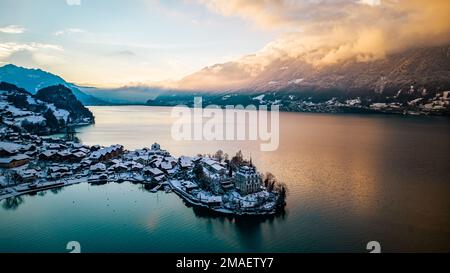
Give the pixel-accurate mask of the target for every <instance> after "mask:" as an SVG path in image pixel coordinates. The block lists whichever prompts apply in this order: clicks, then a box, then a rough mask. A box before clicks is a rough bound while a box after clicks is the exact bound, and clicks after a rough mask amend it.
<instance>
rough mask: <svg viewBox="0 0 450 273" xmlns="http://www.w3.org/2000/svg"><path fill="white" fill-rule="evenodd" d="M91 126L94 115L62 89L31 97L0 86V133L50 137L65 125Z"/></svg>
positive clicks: (16, 89) (52, 89) (12, 87)
mask: <svg viewBox="0 0 450 273" xmlns="http://www.w3.org/2000/svg"><path fill="white" fill-rule="evenodd" d="M92 123H94V115H93V114H92V112H91V111H89V109H87V108H86V107H84V106H83V105H82V104H81V102H80V101H79V100H77V98H76V97H75V96H74V95H73V93H72V91H71V90H70V89H69V88H67V87H65V86H64V85H55V86H49V87H46V88H43V89H40V90H38V91H37V92H36V94H31V93H29V92H28V91H26V90H25V89H23V88H20V87H17V86H15V85H13V84H10V83H5V82H0V130H5V129H12V130H13V131H16V132H20V131H22V132H29V133H44V134H45V133H54V132H60V131H61V130H63V129H64V128H66V126H67V125H85V124H92Z"/></svg>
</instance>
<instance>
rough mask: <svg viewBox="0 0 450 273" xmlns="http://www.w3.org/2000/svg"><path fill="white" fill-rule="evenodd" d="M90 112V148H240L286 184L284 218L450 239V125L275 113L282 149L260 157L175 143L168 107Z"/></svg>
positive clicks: (240, 144) (247, 145)
mask: <svg viewBox="0 0 450 273" xmlns="http://www.w3.org/2000/svg"><path fill="white" fill-rule="evenodd" d="M91 109H92V110H93V112H94V115H95V116H96V124H95V126H90V127H84V128H81V129H80V130H79V131H80V133H79V137H80V138H81V139H82V141H83V142H85V143H87V144H90V145H93V144H102V145H110V144H115V143H120V144H123V145H124V146H125V147H126V148H128V149H136V148H142V147H149V146H150V145H151V144H152V143H153V142H158V143H160V144H161V146H162V147H163V148H165V149H168V150H169V151H170V152H171V153H172V154H173V155H175V156H180V155H196V154H198V153H202V154H212V153H214V152H215V151H216V150H218V149H222V150H224V151H225V152H226V153H228V154H230V155H232V154H234V153H235V152H237V151H238V150H242V152H243V153H244V155H246V156H247V157H250V156H252V159H253V162H254V163H255V164H256V165H257V166H258V167H259V169H260V170H261V171H262V172H267V171H270V172H272V173H273V174H275V175H276V176H277V177H278V178H279V180H281V181H283V182H286V183H287V185H288V187H289V191H290V193H289V196H288V207H287V209H288V213H289V215H292V214H294V215H295V216H296V217H301V215H302V214H303V213H308V212H310V211H312V210H314V211H318V212H324V213H329V214H334V215H335V216H334V217H336V219H337V220H339V219H340V217H348V215H353V217H355V218H356V219H361V221H369V222H372V223H374V224H378V225H380V226H381V227H380V230H382V229H383V226H385V227H386V228H388V227H389V226H390V225H391V226H396V225H402V227H399V228H398V230H399V233H400V234H401V233H402V232H406V233H407V232H408V230H411V228H410V227H413V228H412V230H417V229H422V230H424V231H423V232H425V233H426V234H428V232H432V231H433V230H435V231H436V230H440V231H441V232H444V233H450V232H449V226H450V223H449V219H450V217H449V216H450V215H449V207H450V206H448V205H449V198H448V193H449V192H450V191H449V185H448V183H447V182H448V181H443V180H445V179H444V178H445V177H448V174H449V173H448V170H449V168H448V167H449V153H448V151H450V149H449V144H448V133H449V126H448V123H438V124H437V125H434V127H432V129H433V130H434V131H435V133H434V134H431V135H428V134H426V132H424V127H425V128H426V127H427V126H428V125H427V122H423V123H421V122H420V120H419V121H414V120H404V119H401V118H392V117H379V116H357V115H322V114H298V113H280V122H281V123H280V146H279V148H278V150H276V151H274V152H261V151H260V146H259V144H260V143H259V142H257V141H203V142H202V141H174V140H173V139H172V137H171V125H172V123H173V121H174V118H172V117H171V116H170V110H171V108H165V107H145V106H132V107H123V106H121V107H92V108H91ZM424 134H425V135H424ZM424 137H426V138H427V143H426V145H433V146H431V147H436V146H435V145H436V144H437V143H439V149H434V150H433V149H432V148H431V147H428V148H427V146H426V145H424V143H423V142H422V139H423V138H424ZM341 215H342V216H341ZM344 215H346V216H344ZM289 217H292V216H289ZM289 217H288V218H289ZM358 217H359V218H358ZM149 220H150V221H151V219H149ZM212 228H213V227H212Z"/></svg>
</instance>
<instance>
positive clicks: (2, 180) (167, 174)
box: [0, 83, 287, 215]
mask: <svg viewBox="0 0 450 273" xmlns="http://www.w3.org/2000/svg"><path fill="white" fill-rule="evenodd" d="M61 96H62V97H61ZM61 100H63V101H61ZM67 100H70V103H68V102H67ZM0 114H1V119H0V200H3V199H7V198H14V197H17V196H20V195H23V194H29V193H33V192H38V191H42V190H47V189H51V188H57V187H64V186H69V185H72V184H77V183H90V184H93V185H101V184H105V183H122V182H125V181H128V182H132V183H139V184H143V185H145V187H148V188H149V189H150V192H157V191H159V190H161V191H165V192H166V193H171V192H173V193H175V194H177V195H178V196H179V197H180V198H182V199H183V200H184V201H185V202H186V203H187V204H190V205H193V206H199V207H205V208H207V209H209V210H211V211H215V212H218V213H223V214H231V215H273V214H276V213H278V212H281V211H283V209H284V207H285V205H286V194H287V188H286V186H285V185H284V184H283V183H279V182H278V181H277V179H276V178H275V176H274V175H272V174H270V173H267V174H265V175H264V174H262V173H260V172H259V171H258V170H257V168H256V167H255V166H254V164H253V163H252V160H251V158H250V159H249V160H246V159H245V158H244V155H243V154H242V153H241V152H240V151H239V152H237V153H236V154H235V155H234V156H229V155H227V154H225V153H224V152H223V151H221V150H219V151H217V152H216V153H214V154H213V155H201V154H199V155H195V156H180V157H179V158H175V157H174V156H172V155H171V154H170V153H169V152H168V151H167V150H165V149H162V148H161V147H160V145H159V144H157V143H153V144H152V145H150V147H146V148H142V149H137V150H126V149H125V148H124V147H123V146H122V145H120V144H117V145H112V146H109V147H102V146H99V145H93V146H88V145H85V144H82V143H80V141H79V140H78V139H77V137H76V134H75V128H76V126H78V125H86V124H92V123H93V122H94V116H93V115H92V113H91V112H90V111H89V110H88V109H87V108H85V107H84V106H83V105H82V104H81V103H80V102H79V101H78V100H77V99H76V98H75V97H74V96H73V94H72V93H71V91H70V90H69V89H67V88H65V87H64V86H62V85H60V86H52V87H47V88H45V89H44V90H43V91H42V90H39V91H38V92H37V94H36V95H31V94H30V93H28V92H26V91H25V90H23V89H21V88H19V87H17V86H14V85H11V84H6V83H0ZM56 132H58V133H64V136H63V137H54V136H52V135H51V134H52V133H56Z"/></svg>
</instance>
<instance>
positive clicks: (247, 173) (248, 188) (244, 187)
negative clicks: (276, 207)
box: [234, 166, 261, 195]
mask: <svg viewBox="0 0 450 273" xmlns="http://www.w3.org/2000/svg"><path fill="white" fill-rule="evenodd" d="M234 184H235V186H236V188H237V189H238V190H239V192H240V193H241V194H242V195H246V194H249V193H254V192H258V191H260V189H261V174H260V173H258V172H257V171H256V169H255V167H249V166H242V167H240V168H239V170H238V171H237V172H236V175H235V180H234Z"/></svg>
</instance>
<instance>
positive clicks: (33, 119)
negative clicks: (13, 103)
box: [15, 115, 46, 125]
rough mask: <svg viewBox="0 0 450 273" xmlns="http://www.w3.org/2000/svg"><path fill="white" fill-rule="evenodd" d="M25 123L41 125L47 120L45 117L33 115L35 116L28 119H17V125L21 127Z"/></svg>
mask: <svg viewBox="0 0 450 273" xmlns="http://www.w3.org/2000/svg"><path fill="white" fill-rule="evenodd" d="M23 121H27V122H29V123H33V124H40V123H43V122H45V121H46V119H45V118H44V117H43V116H37V115H33V116H27V117H22V118H16V119H15V123H16V124H17V125H21V124H22V122H23Z"/></svg>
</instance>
